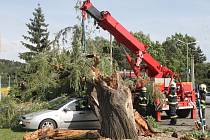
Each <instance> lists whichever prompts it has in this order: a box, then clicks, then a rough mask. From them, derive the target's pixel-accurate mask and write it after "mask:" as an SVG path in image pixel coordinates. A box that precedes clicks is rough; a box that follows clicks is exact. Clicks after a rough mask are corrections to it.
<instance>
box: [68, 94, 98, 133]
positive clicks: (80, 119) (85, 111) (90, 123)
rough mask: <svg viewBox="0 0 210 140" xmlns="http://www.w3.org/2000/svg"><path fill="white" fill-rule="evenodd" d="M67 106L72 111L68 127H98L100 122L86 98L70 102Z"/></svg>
mask: <svg viewBox="0 0 210 140" xmlns="http://www.w3.org/2000/svg"><path fill="white" fill-rule="evenodd" d="M68 108H69V109H70V110H71V111H73V119H72V120H71V122H70V124H69V127H68V128H69V129H99V128H100V124H99V121H98V118H97V116H96V115H95V113H94V111H93V110H92V109H91V108H90V107H89V106H88V104H87V100H85V99H83V98H81V99H78V100H77V101H75V102H74V103H72V104H70V105H69V106H68Z"/></svg>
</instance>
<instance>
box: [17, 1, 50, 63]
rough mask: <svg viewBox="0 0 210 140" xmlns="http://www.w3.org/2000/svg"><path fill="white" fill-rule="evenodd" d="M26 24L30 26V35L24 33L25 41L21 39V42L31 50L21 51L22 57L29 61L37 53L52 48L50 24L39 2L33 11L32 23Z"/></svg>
mask: <svg viewBox="0 0 210 140" xmlns="http://www.w3.org/2000/svg"><path fill="white" fill-rule="evenodd" d="M26 26H27V28H28V31H27V32H28V36H26V35H23V38H24V40H25V41H21V43H22V45H23V46H25V47H26V48H27V49H29V51H28V52H25V53H21V54H20V58H21V59H23V60H25V61H26V62H27V61H29V60H31V59H32V58H33V57H34V56H35V55H36V54H39V53H40V52H43V51H46V50H49V48H50V41H49V39H48V37H49V32H48V24H46V23H45V17H44V14H43V12H42V8H41V7H40V4H38V8H35V11H34V12H33V19H30V23H28V24H26Z"/></svg>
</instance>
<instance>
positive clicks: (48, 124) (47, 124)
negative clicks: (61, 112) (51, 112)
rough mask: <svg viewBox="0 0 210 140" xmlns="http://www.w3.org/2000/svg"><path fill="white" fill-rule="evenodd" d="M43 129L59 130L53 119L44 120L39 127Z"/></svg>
mask: <svg viewBox="0 0 210 140" xmlns="http://www.w3.org/2000/svg"><path fill="white" fill-rule="evenodd" d="M41 128H53V129H55V128H57V125H56V122H55V121H54V120H52V119H45V120H43V121H42V122H41V123H40V125H39V129H41Z"/></svg>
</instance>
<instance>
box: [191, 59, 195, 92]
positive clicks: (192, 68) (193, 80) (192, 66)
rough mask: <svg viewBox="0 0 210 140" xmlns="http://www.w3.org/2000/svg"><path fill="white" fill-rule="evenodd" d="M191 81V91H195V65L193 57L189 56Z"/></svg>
mask: <svg viewBox="0 0 210 140" xmlns="http://www.w3.org/2000/svg"><path fill="white" fill-rule="evenodd" d="M191 81H192V85H193V89H195V63H194V56H193V55H192V56H191Z"/></svg>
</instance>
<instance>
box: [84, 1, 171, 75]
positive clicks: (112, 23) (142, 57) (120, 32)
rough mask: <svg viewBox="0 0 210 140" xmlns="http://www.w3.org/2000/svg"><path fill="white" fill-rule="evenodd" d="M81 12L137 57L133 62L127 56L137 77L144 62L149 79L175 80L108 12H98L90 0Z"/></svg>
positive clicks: (85, 3)
mask: <svg viewBox="0 0 210 140" xmlns="http://www.w3.org/2000/svg"><path fill="white" fill-rule="evenodd" d="M81 10H83V13H88V14H89V15H90V16H91V17H93V18H94V19H95V20H96V21H97V23H98V25H99V26H100V27H102V28H103V29H104V30H107V31H108V32H109V33H111V34H112V35H113V36H114V37H115V39H116V40H117V42H119V43H121V44H123V45H124V46H125V47H127V48H128V49H129V50H130V51H132V52H133V53H134V54H135V55H136V57H137V59H136V60H135V61H133V60H132V58H131V57H130V55H129V54H126V57H127V60H128V62H129V63H130V65H131V67H132V69H133V71H134V73H135V75H136V76H137V77H140V75H141V74H140V62H141V61H144V62H145V63H146V64H147V74H148V76H149V77H151V78H162V77H168V76H170V77H171V78H172V79H173V77H174V73H173V72H172V71H171V70H170V69H169V68H167V67H165V66H162V65H161V64H160V63H159V62H158V61H156V60H155V59H154V58H153V57H152V56H151V55H150V54H149V53H148V51H147V48H148V46H146V45H145V44H143V43H142V42H139V41H138V40H137V39H136V38H135V37H134V36H133V35H132V34H131V33H130V32H129V31H128V30H126V29H125V28H124V27H123V26H122V25H121V24H120V23H119V22H118V21H117V20H115V19H114V18H113V17H112V16H111V14H110V13H109V12H108V11H103V12H100V11H98V10H97V9H96V8H95V7H94V6H93V5H92V3H91V2H90V0H87V1H85V2H84V3H83V6H82V7H81ZM83 15H84V14H83Z"/></svg>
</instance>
